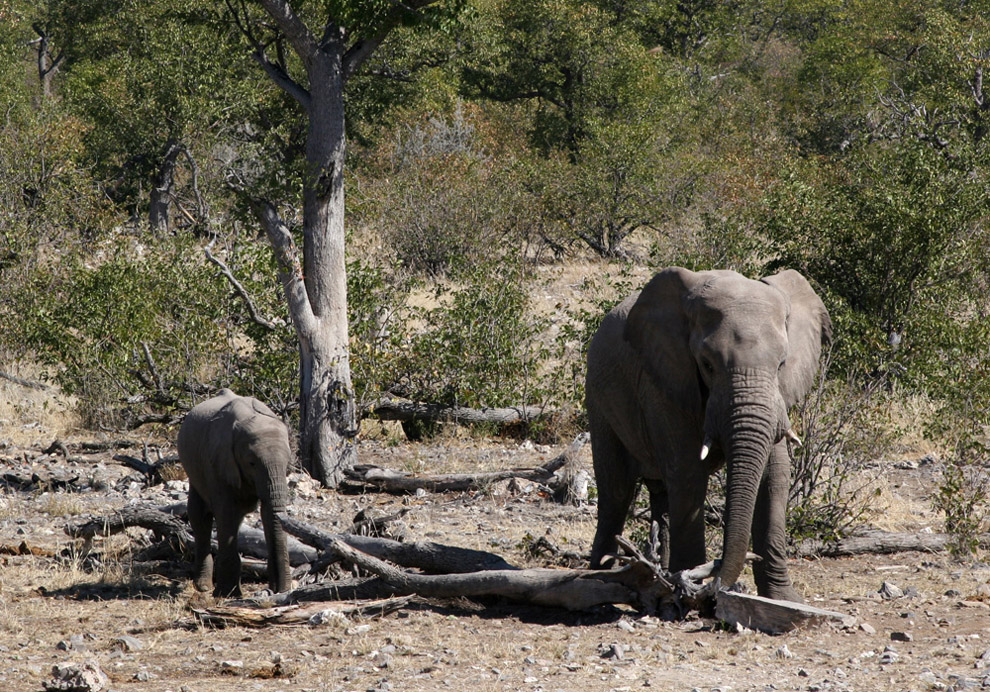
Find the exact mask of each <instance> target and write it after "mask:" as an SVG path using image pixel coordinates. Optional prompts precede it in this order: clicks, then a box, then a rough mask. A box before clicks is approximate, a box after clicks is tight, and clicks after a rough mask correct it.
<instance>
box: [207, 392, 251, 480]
mask: <svg viewBox="0 0 990 692" xmlns="http://www.w3.org/2000/svg"><path fill="white" fill-rule="evenodd" d="M240 405H241V401H240V399H239V398H235V399H233V400H232V401H230V402H228V403H227V404H226V405H224V407H223V408H221V409H220V410H219V411H218V412H217V414H216V416H215V420H214V423H213V426H212V428H213V430H215V431H217V436H216V438H215V439H214V440H212V441H211V445H210V446H211V449H210V452H211V458H212V460H213V468H214V473H216V476H217V478H218V479H219V480H220V482H221V483H222V484H223V485H224V487H227V488H231V489H234V490H239V489H240V488H241V487H242V486H243V485H244V477H243V474H242V473H241V465H240V462H239V460H238V457H237V445H238V441H239V439H240V437H241V436H242V435H243V432H242V430H241V422H240V417H239V416H238V411H237V408H238V406H240Z"/></svg>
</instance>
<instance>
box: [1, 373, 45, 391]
mask: <svg viewBox="0 0 990 692" xmlns="http://www.w3.org/2000/svg"><path fill="white" fill-rule="evenodd" d="M0 380H7V381H8V382H13V383H14V384H19V385H20V386H22V387H27V388H28V389H39V390H41V391H46V390H47V389H48V385H47V384H44V383H43V382H35V381H34V380H25V379H24V378H22V377H16V376H14V375H11V374H10V373H8V372H2V371H0Z"/></svg>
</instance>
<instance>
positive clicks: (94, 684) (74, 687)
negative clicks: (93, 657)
mask: <svg viewBox="0 0 990 692" xmlns="http://www.w3.org/2000/svg"><path fill="white" fill-rule="evenodd" d="M109 684H110V679H109V678H108V677H107V676H106V673H104V672H103V671H102V670H100V667H99V666H98V665H97V664H96V662H95V661H86V662H85V663H56V664H55V665H54V666H52V679H51V680H49V681H47V682H45V683H44V686H45V689H46V690H53V691H65V692H99V691H100V690H102V689H104V688H106V687H107V686H108V685H109Z"/></svg>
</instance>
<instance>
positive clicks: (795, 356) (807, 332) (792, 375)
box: [761, 269, 832, 408]
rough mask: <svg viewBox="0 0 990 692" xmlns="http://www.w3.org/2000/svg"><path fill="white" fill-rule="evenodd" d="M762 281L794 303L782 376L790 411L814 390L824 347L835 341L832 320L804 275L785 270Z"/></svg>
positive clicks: (785, 399) (780, 376)
mask: <svg viewBox="0 0 990 692" xmlns="http://www.w3.org/2000/svg"><path fill="white" fill-rule="evenodd" d="M761 281H763V283H765V284H769V285H770V286H773V287H774V288H776V289H778V290H779V291H780V292H781V293H783V294H784V295H785V296H787V297H788V299H789V300H790V303H791V311H790V314H789V315H788V316H787V341H788V354H787V360H786V362H785V363H784V366H783V367H782V368H781V369H780V375H779V376H778V377H779V381H780V392H781V394H782V395H783V397H784V403H785V404H787V407H788V408H790V407H791V406H793V405H794V404H796V403H797V402H799V401H801V399H803V398H804V397H805V395H806V394H807V393H808V392H809V391H810V390H811V386H812V384H813V383H814V381H815V373H817V372H818V359H819V358H820V357H821V353H822V345H823V344H829V343H831V341H832V320H831V318H830V317H829V315H828V310H827V309H826V308H825V304H824V303H823V302H822V299H821V298H819V297H818V294H817V293H815V290H814V289H813V288H812V287H811V284H809V283H808V280H807V279H806V278H804V276H803V275H802V274H801V273H800V272H797V271H795V270H793V269H785V270H784V271H782V272H780V273H779V274H774V275H773V276H766V277H764V278H763V279H761Z"/></svg>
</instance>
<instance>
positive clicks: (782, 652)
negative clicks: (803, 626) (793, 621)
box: [775, 644, 794, 658]
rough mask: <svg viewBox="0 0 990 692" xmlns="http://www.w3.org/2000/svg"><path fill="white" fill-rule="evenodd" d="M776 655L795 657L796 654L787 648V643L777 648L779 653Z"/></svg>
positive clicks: (779, 656) (778, 656)
mask: <svg viewBox="0 0 990 692" xmlns="http://www.w3.org/2000/svg"><path fill="white" fill-rule="evenodd" d="M775 655H776V656H777V658H794V654H792V653H791V650H790V649H788V648H787V644H784V645H783V646H781V647H780V648H779V649H777V653H776V654H775Z"/></svg>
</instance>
